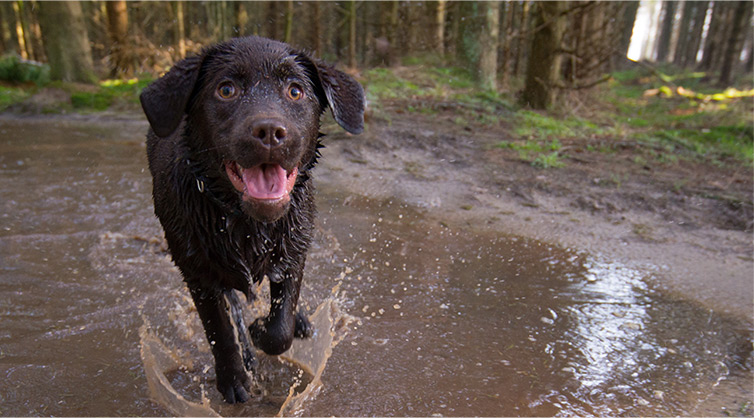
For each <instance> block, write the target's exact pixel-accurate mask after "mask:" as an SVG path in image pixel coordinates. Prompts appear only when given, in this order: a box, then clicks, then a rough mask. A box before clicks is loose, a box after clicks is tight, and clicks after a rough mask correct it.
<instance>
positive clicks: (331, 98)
mask: <svg viewBox="0 0 754 418" xmlns="http://www.w3.org/2000/svg"><path fill="white" fill-rule="evenodd" d="M140 99H141V105H142V108H143V109H144V113H145V114H146V116H147V119H148V121H149V125H150V129H149V132H148V133H147V155H148V159H149V170H150V171H151V173H152V177H153V198H154V209H155V214H156V215H157V217H158V218H159V220H160V223H161V224H162V227H163V229H164V231H165V238H166V240H167V242H168V246H169V248H170V253H171V255H172V257H173V261H174V262H175V264H176V265H177V266H178V268H179V269H180V271H181V273H182V275H183V277H184V279H185V281H186V284H187V286H188V288H189V291H190V293H191V296H192V298H193V300H194V304H195V305H196V309H197V311H198V313H199V317H200V318H201V320H202V324H203V325H204V329H205V332H206V335H207V340H208V341H209V344H210V346H211V347H212V354H213V355H214V358H215V372H216V375H217V388H218V390H219V391H220V393H221V394H222V396H223V397H224V399H225V401H226V402H229V403H235V402H245V401H246V400H248V399H249V393H250V383H251V380H250V377H249V375H248V373H247V370H251V369H252V368H253V364H254V357H253V351H252V348H251V343H253V345H254V346H256V347H257V348H259V349H261V350H263V351H264V352H265V353H268V354H271V355H277V354H280V353H283V352H284V351H286V350H287V349H288V348H289V347H290V346H291V343H292V341H293V338H294V336H295V337H298V338H306V337H307V336H311V334H312V329H311V324H310V323H309V321H308V320H307V318H306V317H305V316H304V315H303V314H301V313H297V308H296V306H297V302H298V297H299V289H300V286H301V279H302V276H303V271H304V262H305V259H306V253H307V250H308V248H309V244H310V241H311V233H312V228H313V222H314V216H315V206H314V199H313V192H314V189H313V186H312V180H311V170H312V168H313V167H314V165H315V164H316V162H317V158H318V156H319V152H318V148H319V147H320V137H321V134H320V133H319V123H320V121H319V119H320V116H321V115H322V113H323V112H324V111H325V110H326V109H327V108H328V107H329V108H330V109H331V110H332V113H333V116H334V118H335V120H336V121H337V122H338V124H339V125H340V126H342V127H343V128H344V129H345V130H346V131H348V132H351V133H354V134H357V133H360V132H361V131H362V130H363V124H364V105H365V103H364V92H363V90H362V87H361V85H360V84H359V83H358V82H356V81H355V80H354V79H353V78H351V77H350V76H348V75H346V74H345V73H343V72H340V71H338V70H335V69H334V68H333V67H330V66H328V65H326V64H324V63H322V62H320V61H317V60H314V59H312V58H310V57H308V56H307V55H306V54H304V53H302V52H298V51H296V50H294V49H292V48H291V47H290V46H288V45H286V44H284V43H281V42H276V41H273V40H269V39H265V38H259V37H245V38H236V39H232V40H229V41H227V42H224V43H220V44H217V45H214V46H211V47H209V48H207V49H205V50H204V51H203V52H202V53H201V54H199V55H197V56H192V57H189V58H186V59H184V60H182V61H180V62H178V63H176V64H175V66H174V67H173V68H172V69H171V70H170V71H168V72H167V73H166V74H165V75H163V76H162V77H161V78H159V79H158V80H156V81H154V82H153V83H152V84H150V85H149V86H148V87H146V88H145V89H144V91H143V92H142V93H141V97H140ZM264 277H267V278H269V281H270V293H271V300H270V304H271V306H270V313H269V315H268V316H267V317H266V318H258V319H257V320H255V322H254V323H253V324H252V325H251V326H250V327H249V329H248V333H247V330H246V327H245V325H243V318H242V315H241V312H240V306H239V305H238V303H239V298H238V297H237V296H236V294H235V293H234V292H233V290H234V289H235V290H238V291H240V292H242V293H244V294H245V295H246V298H247V299H251V298H253V297H254V296H253V295H252V293H251V285H252V283H256V282H260V281H261V280H262V279H263V278H264ZM249 337H250V339H251V342H250V341H249Z"/></svg>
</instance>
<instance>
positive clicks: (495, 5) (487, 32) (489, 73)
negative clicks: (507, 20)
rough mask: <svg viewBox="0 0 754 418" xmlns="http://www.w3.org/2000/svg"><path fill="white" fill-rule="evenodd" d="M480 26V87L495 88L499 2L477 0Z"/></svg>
mask: <svg viewBox="0 0 754 418" xmlns="http://www.w3.org/2000/svg"><path fill="white" fill-rule="evenodd" d="M479 8H480V10H479V12H480V14H481V16H482V27H481V30H480V32H479V67H478V74H479V81H480V82H481V84H482V87H483V88H485V89H489V90H496V89H497V48H498V42H499V36H498V32H499V30H500V20H499V19H500V3H499V2H496V1H483V2H479Z"/></svg>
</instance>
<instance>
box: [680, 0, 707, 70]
mask: <svg viewBox="0 0 754 418" xmlns="http://www.w3.org/2000/svg"><path fill="white" fill-rule="evenodd" d="M688 3H690V4H692V9H691V10H690V11H689V13H690V14H691V23H690V24H689V30H688V34H687V40H686V47H685V48H684V49H683V51H682V55H683V56H682V57H680V60H679V64H680V65H682V66H684V67H689V66H694V65H696V56H697V54H698V53H699V46H700V43H701V40H702V32H703V31H704V18H705V17H706V16H707V9H708V8H709V1H699V2H691V1H689V2H688Z"/></svg>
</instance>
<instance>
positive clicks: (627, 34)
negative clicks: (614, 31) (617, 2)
mask: <svg viewBox="0 0 754 418" xmlns="http://www.w3.org/2000/svg"><path fill="white" fill-rule="evenodd" d="M638 11H639V2H638V1H630V2H628V3H627V4H626V8H625V9H624V10H623V16H622V17H623V19H622V20H621V22H622V23H621V25H622V28H621V32H620V44H618V50H619V51H620V52H621V53H623V54H625V55H627V54H628V47H629V46H631V36H632V35H633V33H634V24H635V23H636V12H638Z"/></svg>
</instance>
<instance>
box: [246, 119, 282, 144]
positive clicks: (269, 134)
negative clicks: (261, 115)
mask: <svg viewBox="0 0 754 418" xmlns="http://www.w3.org/2000/svg"><path fill="white" fill-rule="evenodd" d="M251 135H252V137H254V139H256V140H257V141H259V142H261V143H262V145H264V146H265V147H267V148H275V147H279V146H280V145H282V144H283V142H285V139H286V137H287V136H288V130H287V129H285V126H283V124H282V123H281V122H280V121H278V120H272V119H264V120H260V121H256V122H254V124H253V125H252V126H251Z"/></svg>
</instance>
